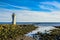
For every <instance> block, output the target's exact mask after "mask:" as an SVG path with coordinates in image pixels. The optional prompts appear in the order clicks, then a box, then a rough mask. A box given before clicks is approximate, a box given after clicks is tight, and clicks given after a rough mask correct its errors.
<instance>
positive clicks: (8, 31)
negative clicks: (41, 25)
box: [0, 24, 37, 40]
mask: <svg viewBox="0 0 60 40" xmlns="http://www.w3.org/2000/svg"><path fill="white" fill-rule="evenodd" d="M36 28H37V27H35V26H34V25H11V24H0V40H9V39H14V40H15V38H16V37H17V36H20V35H24V34H27V33H29V32H31V31H32V30H35V29H36Z"/></svg>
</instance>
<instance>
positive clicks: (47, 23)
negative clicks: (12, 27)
mask: <svg viewBox="0 0 60 40" xmlns="http://www.w3.org/2000/svg"><path fill="white" fill-rule="evenodd" d="M0 24H12V22H0ZM17 24H33V25H39V26H60V22H17Z"/></svg>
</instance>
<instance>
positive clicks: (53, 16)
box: [0, 0, 60, 22]
mask: <svg viewBox="0 0 60 40" xmlns="http://www.w3.org/2000/svg"><path fill="white" fill-rule="evenodd" d="M12 13H15V14H16V20H17V22H60V1H59V0H0V22H11V21H12V16H11V15H12Z"/></svg>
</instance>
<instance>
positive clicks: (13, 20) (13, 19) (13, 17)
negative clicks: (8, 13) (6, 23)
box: [12, 13, 16, 25]
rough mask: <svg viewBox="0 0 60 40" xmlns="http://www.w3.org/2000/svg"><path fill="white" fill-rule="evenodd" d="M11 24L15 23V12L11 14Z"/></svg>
mask: <svg viewBox="0 0 60 40" xmlns="http://www.w3.org/2000/svg"><path fill="white" fill-rule="evenodd" d="M12 24H13V25H16V15H15V13H13V14H12Z"/></svg>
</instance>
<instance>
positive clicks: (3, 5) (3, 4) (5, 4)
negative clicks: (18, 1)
mask: <svg viewBox="0 0 60 40" xmlns="http://www.w3.org/2000/svg"><path fill="white" fill-rule="evenodd" d="M0 3H1V4H2V5H0V6H2V7H9V6H12V7H15V8H20V9H25V10H27V9H29V8H28V7H24V6H17V5H11V4H8V3H4V2H0Z"/></svg>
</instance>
